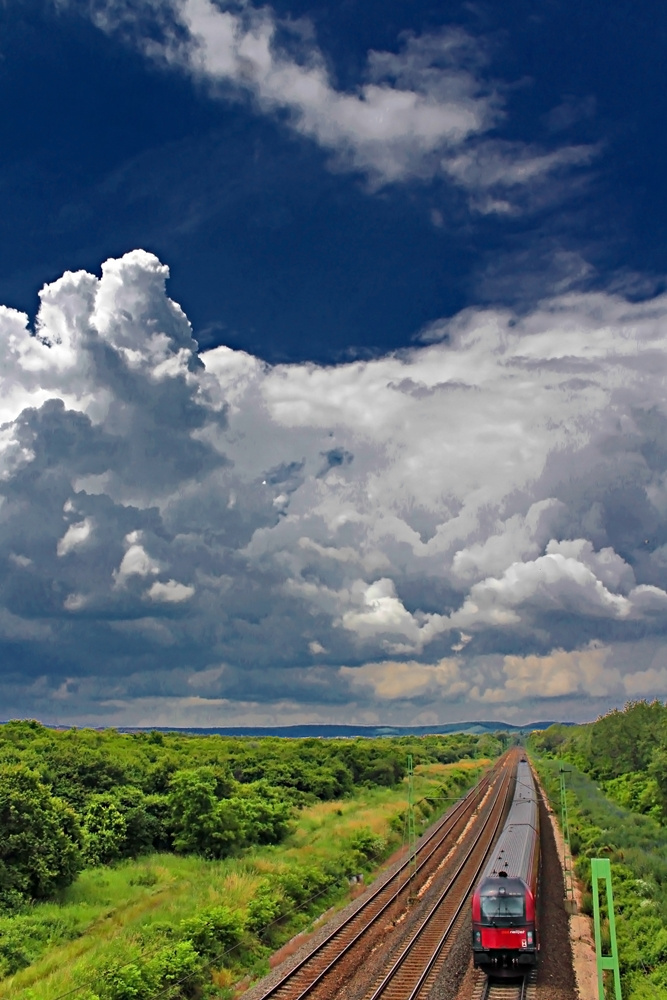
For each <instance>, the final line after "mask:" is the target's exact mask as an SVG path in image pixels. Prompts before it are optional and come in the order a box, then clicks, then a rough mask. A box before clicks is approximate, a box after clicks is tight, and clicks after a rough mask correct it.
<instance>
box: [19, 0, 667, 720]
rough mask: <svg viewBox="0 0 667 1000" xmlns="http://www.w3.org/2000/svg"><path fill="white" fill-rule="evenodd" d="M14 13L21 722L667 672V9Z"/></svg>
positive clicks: (282, 712)
mask: <svg viewBox="0 0 667 1000" xmlns="http://www.w3.org/2000/svg"><path fill="white" fill-rule="evenodd" d="M0 26H1V27H0V92H1V93H2V100H0V135H1V136H2V142H1V143H0V199H1V204H2V211H0V303H2V305H1V306H0V706H1V708H0V718H11V717H35V718H39V719H41V720H43V721H45V722H49V723H59V724H77V725H82V724H92V725H127V726H131V725H144V726H150V725H162V726H169V725H174V726H188V725H190V726H226V725H235V726H236V725H290V724H294V723H332V722H334V723H360V724H369V725H372V724H377V723H381V724H396V725H410V724H421V725H436V724H438V723H440V722H443V723H444V722H453V721H461V720H469V719H488V720H499V721H507V722H513V723H517V722H527V721H530V720H536V719H563V720H572V721H586V720H588V719H591V718H595V717H596V716H597V715H598V714H599V713H601V712H604V711H607V710H609V709H610V708H612V707H614V706H621V705H623V704H624V703H625V702H626V701H627V700H632V699H637V698H649V699H650V698H654V697H658V698H662V699H664V698H665V697H667V648H666V647H665V641H664V638H665V633H666V632H667V402H666V399H667V394H666V392H665V388H666V384H665V383H666V378H665V376H666V373H667V281H666V275H667V240H666V238H665V233H667V182H666V180H665V177H666V176H667V175H666V171H665V167H666V164H667V128H666V127H665V125H666V124H667V88H666V87H665V85H664V73H665V71H664V52H665V46H666V43H667V9H666V8H665V7H664V5H662V4H658V3H657V2H648V0H636V2H634V3H633V4H632V5H631V4H629V3H618V4H615V5H612V6H611V7H610V6H609V4H607V3H603V2H602V0H590V2H589V3H586V4H579V5H573V4H571V3H565V2H560V0H540V2H538V3H535V2H531V3H528V2H524V0H507V2H505V3H503V4H498V3H495V4H491V3H488V2H487V3H484V2H477V0H468V2H461V3H459V2H448V3H440V4H432V3H430V2H428V0H410V2H409V3H408V2H407V0H382V2H380V0H363V2H361V0H337V2H336V3H333V2H322V0H320V2H319V3H309V2H308V0H276V2H274V3H271V4H265V5H261V4H259V3H252V2H245V0H240V2H228V0H143V2H141V3H135V2H128V0H85V2H84V0H22V2H18V0H6V2H5V3H4V4H3V5H2V7H1V8H0Z"/></svg>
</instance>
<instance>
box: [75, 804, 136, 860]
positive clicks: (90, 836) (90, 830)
mask: <svg viewBox="0 0 667 1000" xmlns="http://www.w3.org/2000/svg"><path fill="white" fill-rule="evenodd" d="M83 832H84V852H85V857H86V861H87V862H88V864H91V865H106V864H109V862H110V861H116V860H117V859H118V858H120V857H121V856H122V855H123V853H124V851H125V844H126V841H127V822H126V820H125V817H124V816H123V814H122V812H121V811H120V809H119V808H118V805H117V803H116V799H115V797H114V796H113V795H112V794H110V793H109V792H105V793H103V794H102V795H94V796H93V798H92V799H91V801H90V805H89V806H88V810H87V812H86V818H85V820H84V824H83Z"/></svg>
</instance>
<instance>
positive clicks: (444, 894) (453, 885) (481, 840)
mask: <svg viewBox="0 0 667 1000" xmlns="http://www.w3.org/2000/svg"><path fill="white" fill-rule="evenodd" d="M510 783H511V775H505V776H503V780H502V787H501V789H500V790H499V792H498V795H497V797H496V799H495V801H494V808H495V806H496V805H497V804H498V803H500V807H499V808H498V810H497V814H496V815H495V822H494V809H493V808H492V810H491V812H490V814H489V816H488V817H487V820H486V822H485V824H484V826H483V828H482V829H481V830H480V832H479V834H478V836H477V837H476V838H475V839H474V840H473V842H472V844H471V845H470V847H469V848H468V850H467V851H466V853H465V855H464V857H463V859H462V860H461V862H460V864H459V866H458V868H457V869H456V871H455V872H454V874H453V875H452V876H451V877H450V879H449V881H448V883H447V885H446V886H445V887H444V888H443V889H442V890H441V892H440V893H439V894H438V898H437V899H436V900H435V902H434V903H433V904H432V905H431V907H430V909H429V911H428V913H427V914H426V916H425V917H424V920H423V921H422V923H421V924H420V926H419V927H418V928H417V930H416V931H415V933H414V934H413V935H412V936H411V937H410V939H409V940H408V942H407V943H406V944H405V945H404V946H403V948H402V949H401V952H400V953H399V955H398V956H397V958H396V959H395V960H394V962H393V963H392V965H391V967H390V969H389V971H388V972H387V973H386V974H385V976H384V977H383V978H382V980H381V982H380V983H379V984H378V986H377V987H376V988H375V989H374V990H373V992H372V993H371V994H370V995H368V996H367V1000H379V998H380V997H381V996H382V994H383V993H385V991H388V990H389V989H390V988H391V987H392V985H394V984H395V983H396V981H397V977H398V974H399V972H400V970H401V969H402V967H403V966H404V964H405V963H406V961H407V960H408V959H409V958H411V957H413V954H414V949H415V948H416V947H417V946H418V945H419V943H420V942H421V941H422V939H423V937H424V934H425V933H426V932H427V930H428V929H429V928H430V927H431V925H432V921H433V919H434V917H435V915H436V913H437V912H438V910H439V909H440V907H441V906H442V904H443V903H444V901H445V900H446V899H447V898H448V897H449V895H450V893H451V892H452V890H455V891H456V890H459V888H460V885H461V882H460V878H459V877H460V875H461V874H462V873H463V872H464V871H465V869H466V868H467V867H469V865H468V863H469V861H470V859H471V857H473V855H474V854H475V852H476V851H477V850H478V849H479V847H480V845H482V848H483V850H482V854H481V858H480V860H479V863H475V865H474V867H473V872H472V875H470V873H468V875H467V877H466V880H465V883H464V884H465V888H464V891H463V894H462V895H461V898H460V901H459V902H458V904H455V910H454V913H453V915H452V916H451V918H450V919H449V922H448V924H447V926H446V928H445V930H444V932H443V933H442V934H441V935H440V936H439V938H438V940H437V943H436V945H435V947H434V948H432V949H430V957H429V958H428V960H427V962H426V964H425V965H424V967H423V969H422V971H421V973H420V974H419V976H418V979H417V982H416V983H415V985H414V986H413V988H412V990H411V992H410V993H409V994H408V993H406V991H405V990H406V987H405V984H401V985H400V987H398V988H400V995H401V998H402V1000H416V997H417V995H418V994H419V993H420V991H421V989H422V987H423V985H424V982H425V981H426V979H427V977H428V975H429V974H430V972H431V970H432V969H433V967H434V965H435V963H436V962H437V960H438V958H439V956H440V953H441V951H442V949H443V947H444V945H445V943H446V941H447V939H448V938H449V935H450V933H451V931H452V928H453V927H454V924H455V923H456V921H457V919H458V917H459V914H460V913H461V910H462V909H463V907H464V906H465V903H466V901H467V899H468V897H469V895H470V892H471V890H472V889H473V888H474V885H475V882H476V881H477V878H478V875H479V873H480V871H481V870H482V868H483V866H484V862H485V861H486V858H487V856H488V853H489V851H490V850H491V847H492V845H493V843H494V841H495V838H496V835H497V833H498V830H499V828H500V826H501V823H502V820H503V817H504V811H505V810H504V806H505V804H506V802H507V796H508V792H509V787H510ZM490 827H492V829H491V832H490V834H489V829H490ZM485 834H486V836H485Z"/></svg>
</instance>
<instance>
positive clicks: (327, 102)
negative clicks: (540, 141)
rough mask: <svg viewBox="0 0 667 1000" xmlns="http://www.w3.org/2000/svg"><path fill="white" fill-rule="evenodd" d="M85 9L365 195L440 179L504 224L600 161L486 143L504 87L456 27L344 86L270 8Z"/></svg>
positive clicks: (187, 2)
mask: <svg viewBox="0 0 667 1000" xmlns="http://www.w3.org/2000/svg"><path fill="white" fill-rule="evenodd" d="M72 2H74V0H72ZM87 10H89V11H90V12H91V14H92V17H93V21H94V23H95V24H96V25H97V26H98V27H99V28H100V29H101V30H103V31H105V32H106V33H108V34H111V35H114V36H116V35H118V36H120V37H123V38H124V39H125V40H126V41H127V42H128V43H129V44H130V45H132V46H133V47H137V48H139V50H140V51H142V52H143V53H144V55H145V56H146V57H147V58H148V59H150V60H152V61H156V62H158V63H159V64H160V65H162V66H166V67H168V68H170V69H172V70H175V71H180V72H184V73H186V74H187V75H188V76H190V77H191V78H192V80H193V81H194V82H195V83H196V84H198V85H200V86H204V87H205V88H206V89H207V90H208V92H209V93H210V94H211V95H212V96H213V97H216V98H221V99H227V100H238V99H239V98H240V97H241V96H242V95H245V96H246V97H248V98H250V100H251V101H252V103H253V105H254V107H255V108H256V110H258V111H259V112H261V113H263V114H268V115H271V116H272V117H273V118H274V119H276V120H282V121H284V122H286V123H287V124H288V125H289V127H290V128H292V129H293V130H294V131H296V132H297V133H299V134H300V135H302V136H304V137H307V138H308V139H310V140H312V141H314V142H315V143H317V144H318V145H319V146H320V147H322V148H323V149H324V150H326V151H328V152H329V153H330V154H331V165H332V166H333V168H334V169H337V170H350V171H354V172H358V173H361V174H362V175H364V176H365V177H366V179H367V181H368V183H369V185H370V187H371V188H379V187H382V186H384V185H387V184H396V183H405V182H407V181H415V180H420V181H427V180H432V179H433V178H436V177H440V178H444V179H446V180H448V181H449V182H450V183H452V184H453V185H454V186H455V187H457V188H459V189H460V190H461V191H462V192H463V193H464V194H465V195H466V197H467V199H468V202H469V206H470V207H471V208H472V209H473V211H476V212H479V213H482V214H485V215H488V214H500V215H515V214H518V213H521V212H524V211H527V210H532V209H534V208H539V207H541V206H543V205H544V204H547V203H550V202H553V201H554V200H560V199H561V198H563V197H564V196H566V194H567V192H566V190H565V187H564V184H563V181H564V178H566V177H567V178H568V179H569V184H570V187H572V186H576V185H574V180H573V176H572V175H573V170H574V171H576V170H577V168H581V167H585V166H587V165H588V164H590V162H591V161H592V160H593V158H594V157H595V156H596V155H597V153H598V150H597V148H596V147H594V146H591V145H561V146H556V147H554V148H542V147H540V146H538V145H535V144H528V143H524V142H519V141H517V140H512V141H507V140H502V139H500V138H498V135H497V130H498V128H499V126H501V125H502V123H503V122H504V120H505V118H506V116H507V112H506V108H505V92H506V91H507V89H508V88H507V86H506V85H503V84H501V83H500V82H499V81H495V80H493V79H492V78H491V77H490V76H489V71H488V70H489V68H488V58H487V54H486V51H485V46H484V44H483V43H482V42H481V41H480V40H477V39H475V38H473V37H472V36H471V35H469V34H468V33H467V32H465V31H464V30H463V29H461V28H459V27H443V28H442V29H441V30H439V31H435V32H431V33H426V34H422V35H415V34H413V33H404V35H403V36H402V37H401V38H400V39H399V40H398V44H397V49H398V51H396V52H389V51H382V52H380V51H370V52H369V53H368V60H367V65H366V68H365V73H364V76H363V79H362V80H360V81H359V83H358V85H357V86H356V87H355V88H354V89H349V90H344V89H342V88H340V87H339V86H337V83H336V80H335V76H334V73H333V71H332V68H331V66H330V62H329V61H328V60H327V58H326V56H325V54H324V53H323V52H322V50H321V49H320V48H319V47H318V45H317V42H316V41H315V31H314V27H313V25H312V23H311V22H310V21H308V20H307V19H304V18H301V19H298V20H293V19H284V18H283V19H281V18H279V17H278V16H277V15H276V13H275V12H274V11H273V10H272V8H271V7H270V6H268V5H267V6H262V7H254V6H253V5H252V4H250V3H234V2H220V3H215V2H213V0H171V2H166V3H160V4H149V5H146V6H144V7H142V8H137V7H136V5H133V4H128V3H126V2H125V0H104V2H94V3H93V4H92V6H91V7H90V8H87ZM551 145H552V146H553V140H551ZM575 176H576V174H575Z"/></svg>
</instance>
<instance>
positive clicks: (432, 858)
mask: <svg viewBox="0 0 667 1000" xmlns="http://www.w3.org/2000/svg"><path fill="white" fill-rule="evenodd" d="M515 764H516V754H508V755H506V756H505V757H504V758H502V759H501V761H500V762H499V764H498V765H497V766H496V767H495V768H494V769H493V771H492V772H491V773H490V774H489V775H487V776H486V777H485V778H484V779H483V780H482V781H481V782H480V784H479V785H478V786H477V787H476V788H475V789H473V790H472V791H471V792H469V793H468V795H467V796H466V797H465V798H464V799H462V800H461V802H459V803H457V805H456V806H454V807H453V808H452V809H450V810H449V812H448V813H447V814H446V815H445V816H444V817H443V819H441V820H440V822H439V823H438V824H436V826H435V827H434V828H433V829H432V830H431V831H430V832H429V834H428V835H427V836H426V837H425V838H422V841H421V842H420V844H419V849H418V853H417V859H416V867H415V869H414V874H413V877H412V878H410V869H411V865H410V859H409V858H408V859H406V860H405V861H404V862H403V863H402V864H401V865H400V866H399V867H398V869H397V870H395V871H394V872H393V873H392V874H390V875H388V876H387V878H386V879H385V881H384V882H382V883H381V884H380V885H379V886H378V887H377V888H376V889H375V890H374V891H373V892H372V893H371V894H370V895H369V896H368V897H367V898H366V899H365V900H364V901H363V903H362V904H361V905H360V906H359V908H358V909H356V910H355V911H354V912H353V913H352V914H351V915H350V916H349V917H347V919H345V920H344V921H343V922H342V923H341V924H339V925H338V926H337V927H336V928H335V929H334V930H332V931H331V933H330V934H328V935H327V936H326V937H325V938H324V939H323V940H322V941H321V942H320V943H319V945H318V946H317V947H316V948H315V949H314V951H312V952H311V953H310V954H309V955H307V956H306V957H305V958H303V959H302V960H301V961H300V962H297V964H296V965H294V966H293V967H292V968H290V969H289V970H288V971H287V972H286V973H285V974H284V975H283V976H282V977H280V978H279V979H278V981H276V982H274V983H273V984H272V985H271V986H270V987H269V988H268V989H267V990H266V991H265V992H263V993H260V994H257V993H253V996H254V1000H304V998H305V997H306V996H309V995H310V994H313V993H319V992H320V989H319V988H320V987H322V991H323V993H322V995H323V996H324V995H325V996H326V997H327V998H328V997H332V996H334V995H335V993H336V990H337V989H338V988H339V987H340V985H341V980H342V979H345V978H346V975H347V977H349V975H350V974H352V971H355V972H356V971H358V967H359V965H360V964H362V963H363V955H362V954H361V952H362V951H363V950H364V949H363V945H364V942H363V941H362V939H363V938H364V937H365V936H366V935H367V934H368V932H369V931H370V929H371V928H374V929H375V930H376V931H377V930H378V928H379V926H380V923H379V922H380V920H381V918H382V917H384V922H385V923H386V922H387V920H388V918H390V917H391V915H392V914H393V913H395V912H396V910H397V909H403V910H405V907H406V906H407V904H408V899H409V897H410V895H411V893H413V892H414V891H415V890H416V889H417V888H418V887H419V886H420V885H421V886H423V887H424V889H425V888H426V887H427V886H428V885H429V884H430V882H429V880H431V879H433V878H434V876H435V875H436V873H437V872H438V869H439V868H442V867H443V865H444V863H445V861H451V865H452V866H453V867H454V871H453V873H451V874H450V875H449V876H448V877H447V880H446V885H444V886H442V887H440V889H439V891H437V893H436V899H435V901H434V902H431V903H430V904H429V907H428V912H427V914H426V916H425V918H424V921H423V923H422V924H421V926H420V927H419V928H418V929H417V930H416V931H413V933H412V934H411V935H410V938H409V941H408V942H407V944H406V943H404V944H403V946H402V948H401V951H400V954H399V956H398V958H395V959H394V960H393V962H392V966H391V968H390V970H389V972H388V973H386V975H384V977H383V978H382V980H381V982H379V983H378V984H376V985H375V986H374V988H373V990H372V992H371V993H369V994H368V998H369V1000H379V998H380V997H382V998H383V1000H397V998H400V1000H414V998H416V997H417V995H418V994H419V993H420V992H421V991H422V989H423V988H425V987H427V986H428V987H430V984H431V983H432V981H433V980H434V978H435V977H436V976H437V975H438V973H439V972H440V970H441V968H442V965H443V963H444V961H445V959H446V954H447V947H446V946H447V943H448V938H449V935H450V932H451V931H452V929H453V927H454V925H455V923H456V922H457V919H458V917H459V915H460V914H461V912H462V910H463V907H464V905H465V902H466V900H467V899H468V897H469V894H470V892H471V890H472V888H473V886H474V883H475V879H476V878H477V875H478V873H479V871H480V869H481V867H482V865H483V863H484V859H485V857H486V854H487V853H488V851H489V849H490V847H491V844H492V842H493V839H494V838H495V835H496V833H497V830H498V829H499V826H500V824H501V821H502V818H503V815H504V812H505V808H506V803H507V798H508V793H509V790H510V788H511V784H512V778H513V774H514V768H515ZM422 891H423V890H422ZM357 949H358V950H359V955H357ZM345 956H348V961H347V963H343V962H342V960H343V958H344V957H345ZM343 964H345V965H346V968H347V973H346V972H345V971H344V970H343ZM325 985H326V992H324V987H325Z"/></svg>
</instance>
